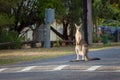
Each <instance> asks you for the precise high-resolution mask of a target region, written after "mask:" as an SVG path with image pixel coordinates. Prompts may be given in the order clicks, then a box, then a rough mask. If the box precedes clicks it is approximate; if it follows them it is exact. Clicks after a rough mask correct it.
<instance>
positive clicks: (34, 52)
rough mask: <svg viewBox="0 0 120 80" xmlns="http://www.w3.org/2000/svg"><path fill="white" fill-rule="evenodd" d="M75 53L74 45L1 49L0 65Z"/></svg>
mask: <svg viewBox="0 0 120 80" xmlns="http://www.w3.org/2000/svg"><path fill="white" fill-rule="evenodd" d="M73 53H74V46H69V47H54V48H50V49H45V48H36V49H19V50H1V51H0V65H8V64H15V63H20V62H27V61H33V60H40V59H47V58H54V57H59V56H63V55H69V54H73Z"/></svg>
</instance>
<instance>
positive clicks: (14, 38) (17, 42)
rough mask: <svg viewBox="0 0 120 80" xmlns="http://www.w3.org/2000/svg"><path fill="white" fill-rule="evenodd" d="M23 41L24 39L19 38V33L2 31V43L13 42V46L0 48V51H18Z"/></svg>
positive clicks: (0, 39) (0, 38)
mask: <svg viewBox="0 0 120 80" xmlns="http://www.w3.org/2000/svg"><path fill="white" fill-rule="evenodd" d="M22 41H23V38H22V37H19V36H18V33H17V32H15V31H2V32H1V33H0V43H6V42H12V43H13V45H12V46H0V49H8V48H11V49H17V48H20V47H21V43H22Z"/></svg>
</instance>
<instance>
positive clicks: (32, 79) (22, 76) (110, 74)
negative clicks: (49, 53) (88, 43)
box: [0, 47, 120, 80]
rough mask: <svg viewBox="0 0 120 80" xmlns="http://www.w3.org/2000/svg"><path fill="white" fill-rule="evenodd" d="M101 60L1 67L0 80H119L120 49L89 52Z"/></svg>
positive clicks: (63, 59) (64, 58)
mask: <svg viewBox="0 0 120 80" xmlns="http://www.w3.org/2000/svg"><path fill="white" fill-rule="evenodd" d="M89 56H90V57H91V58H93V57H99V58H101V60H94V61H86V62H85V61H80V62H70V60H72V59H75V57H76V56H75V55H68V56H62V57H58V58H53V59H46V60H39V61H32V62H27V63H20V64H15V65H9V66H2V67H0V80H120V47H114V48H108V49H103V50H97V51H90V52H89Z"/></svg>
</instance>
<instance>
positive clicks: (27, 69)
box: [17, 66, 36, 72]
mask: <svg viewBox="0 0 120 80" xmlns="http://www.w3.org/2000/svg"><path fill="white" fill-rule="evenodd" d="M35 67H36V66H28V67H25V68H24V69H22V70H21V71H17V72H25V71H30V70H31V69H33V68H35Z"/></svg>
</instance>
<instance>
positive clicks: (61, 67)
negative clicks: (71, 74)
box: [53, 65, 69, 71]
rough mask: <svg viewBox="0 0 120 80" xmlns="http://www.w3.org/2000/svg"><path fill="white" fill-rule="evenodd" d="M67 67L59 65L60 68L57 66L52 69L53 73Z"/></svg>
mask: <svg viewBox="0 0 120 80" xmlns="http://www.w3.org/2000/svg"><path fill="white" fill-rule="evenodd" d="M67 66H69V65H61V66H58V67H56V68H54V69H53V71H56V70H62V69H63V68H64V67H67Z"/></svg>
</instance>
